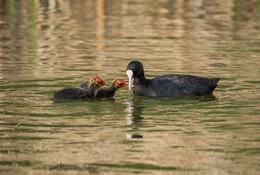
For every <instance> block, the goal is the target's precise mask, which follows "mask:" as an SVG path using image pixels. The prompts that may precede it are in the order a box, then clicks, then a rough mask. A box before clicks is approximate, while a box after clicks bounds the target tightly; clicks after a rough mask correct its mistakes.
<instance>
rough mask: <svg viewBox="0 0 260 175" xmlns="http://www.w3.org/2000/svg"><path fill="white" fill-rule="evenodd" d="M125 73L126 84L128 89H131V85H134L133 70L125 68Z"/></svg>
mask: <svg viewBox="0 0 260 175" xmlns="http://www.w3.org/2000/svg"><path fill="white" fill-rule="evenodd" d="M126 75H127V76H128V86H129V90H131V89H132V87H133V85H134V78H133V71H131V70H127V71H126Z"/></svg>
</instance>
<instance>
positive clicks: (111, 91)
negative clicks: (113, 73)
mask: <svg viewBox="0 0 260 175" xmlns="http://www.w3.org/2000/svg"><path fill="white" fill-rule="evenodd" d="M126 85H127V83H126V82H125V81H124V80H120V79H116V80H115V81H114V82H113V83H112V84H111V85H110V86H108V87H103V88H100V89H98V90H97V91H96V95H95V97H96V98H100V97H113V96H114V95H115V92H116V91H117V90H118V89H120V88H122V87H125V86H126Z"/></svg>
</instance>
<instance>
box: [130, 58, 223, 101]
mask: <svg viewBox="0 0 260 175" xmlns="http://www.w3.org/2000/svg"><path fill="white" fill-rule="evenodd" d="M127 75H128V78H129V89H131V88H132V85H133V86H134V87H133V93H134V94H135V95H139V96H148V97H181V96H202V95H206V94H210V93H212V92H213V91H214V89H215V88H216V87H217V83H218V81H219V80H220V79H219V78H213V79H208V78H204V77H199V76H193V75H176V74H169V75H163V76H158V77H155V78H153V79H146V78H145V75H144V69H143V64H142V63H141V62H139V61H132V62H130V63H129V64H128V66H127Z"/></svg>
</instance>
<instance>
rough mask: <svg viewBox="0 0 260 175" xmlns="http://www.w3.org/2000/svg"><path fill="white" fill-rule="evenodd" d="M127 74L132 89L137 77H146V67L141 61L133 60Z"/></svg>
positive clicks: (128, 66)
mask: <svg viewBox="0 0 260 175" xmlns="http://www.w3.org/2000/svg"><path fill="white" fill-rule="evenodd" d="M126 75H127V76H128V79H129V84H128V85H129V90H131V89H132V86H133V84H134V79H135V78H137V79H138V78H144V67H143V64H142V63H141V62H140V61H131V62H130V63H129V64H128V65H127V68H126Z"/></svg>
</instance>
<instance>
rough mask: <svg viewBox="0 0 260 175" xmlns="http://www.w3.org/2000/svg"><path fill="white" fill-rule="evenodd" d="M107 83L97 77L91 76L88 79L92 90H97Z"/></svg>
mask: <svg viewBox="0 0 260 175" xmlns="http://www.w3.org/2000/svg"><path fill="white" fill-rule="evenodd" d="M106 84H107V82H105V81H104V80H102V79H101V78H100V77H99V76H97V75H93V76H92V77H91V79H90V86H91V88H93V89H94V90H97V89H99V88H100V87H102V86H104V85H106Z"/></svg>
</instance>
